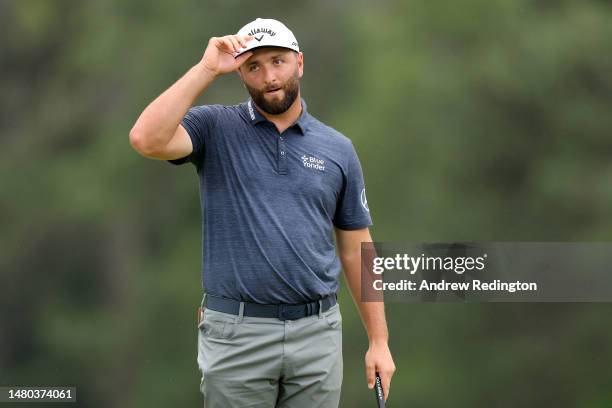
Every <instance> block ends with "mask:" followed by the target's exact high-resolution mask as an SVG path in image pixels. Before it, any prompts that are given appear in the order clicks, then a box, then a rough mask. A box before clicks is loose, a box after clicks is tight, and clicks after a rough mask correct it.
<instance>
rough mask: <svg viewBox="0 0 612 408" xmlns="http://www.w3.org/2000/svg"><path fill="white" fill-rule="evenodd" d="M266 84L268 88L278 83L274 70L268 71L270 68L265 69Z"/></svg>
mask: <svg viewBox="0 0 612 408" xmlns="http://www.w3.org/2000/svg"><path fill="white" fill-rule="evenodd" d="M263 71H264V78H263V79H264V84H265V85H266V87H268V86H272V85H275V84H277V83H278V80H277V79H276V75H275V74H274V70H272V69H268V68H264V69H263Z"/></svg>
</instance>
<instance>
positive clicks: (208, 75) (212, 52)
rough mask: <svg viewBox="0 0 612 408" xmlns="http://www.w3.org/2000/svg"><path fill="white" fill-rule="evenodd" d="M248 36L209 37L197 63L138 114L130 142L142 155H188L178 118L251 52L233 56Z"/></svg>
mask: <svg viewBox="0 0 612 408" xmlns="http://www.w3.org/2000/svg"><path fill="white" fill-rule="evenodd" d="M250 39H251V36H238V35H227V36H225V37H212V38H211V39H210V40H209V41H208V46H207V47H206V50H205V51H204V55H203V56H202V59H201V60H200V62H199V63H198V64H196V65H195V66H193V67H192V68H191V69H190V70H189V71H187V73H186V74H185V75H183V77H181V78H180V79H179V80H178V81H176V82H175V83H174V85H172V86H171V87H170V88H168V89H167V90H166V91H164V93H162V94H161V95H160V96H158V97H157V98H156V99H155V100H154V101H153V102H151V103H150V104H149V106H147V107H146V109H145V110H144V111H143V112H142V113H141V114H140V117H139V118H138V120H137V121H136V123H135V124H134V126H133V127H132V130H131V131H130V144H131V145H132V147H133V148H134V150H136V151H137V152H138V153H140V154H141V155H143V156H145V157H150V158H155V159H163V160H171V159H178V158H181V157H185V156H187V155H189V154H190V153H191V152H192V150H193V146H192V143H191V139H190V138H189V135H188V134H187V131H186V130H185V129H184V128H183V127H182V126H180V123H181V120H182V119H183V117H184V116H185V114H186V113H187V111H188V110H189V108H190V107H191V106H192V105H193V103H194V101H195V100H196V99H197V98H198V97H199V96H200V94H202V93H203V92H204V91H205V90H206V88H208V86H209V85H210V84H211V83H212V82H213V81H214V80H215V78H216V77H217V76H219V75H222V74H225V73H228V72H232V71H235V70H237V69H238V67H240V65H242V63H244V62H245V61H246V60H247V59H248V58H249V57H250V56H251V55H252V52H251V51H249V52H245V53H244V54H242V55H240V56H239V57H237V58H234V55H236V53H238V52H239V51H240V50H241V49H243V48H244V47H246V43H247V42H248V41H249V40H250Z"/></svg>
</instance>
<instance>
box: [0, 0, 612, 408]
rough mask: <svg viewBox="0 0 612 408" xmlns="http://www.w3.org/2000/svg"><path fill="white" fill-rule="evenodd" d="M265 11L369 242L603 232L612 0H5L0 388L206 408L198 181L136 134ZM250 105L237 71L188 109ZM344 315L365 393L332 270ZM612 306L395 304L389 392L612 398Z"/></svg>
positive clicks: (535, 401) (361, 336)
mask: <svg viewBox="0 0 612 408" xmlns="http://www.w3.org/2000/svg"><path fill="white" fill-rule="evenodd" d="M256 17H270V18H277V19H280V20H281V21H283V22H285V23H286V24H287V25H288V26H289V27H290V28H291V29H292V30H293V31H294V33H295V34H296V36H297V38H298V40H299V41H300V46H301V48H302V50H303V52H304V57H305V75H304V78H303V81H302V92H303V97H304V99H305V100H306V101H307V103H308V107H309V111H310V112H311V113H312V114H314V115H315V116H316V117H318V118H319V119H321V120H322V121H324V122H326V123H327V124H329V125H331V126H333V127H335V128H336V129H338V130H339V131H341V132H343V133H344V134H345V135H347V136H348V137H350V138H351V139H352V140H353V143H354V145H355V147H356V149H357V151H358V153H359V156H360V159H361V162H362V166H363V169H364V173H365V179H366V184H367V187H368V202H369V207H370V209H371V213H372V217H373V221H374V226H373V227H372V229H371V231H372V235H373V237H374V239H375V240H377V241H446V242H448V241H461V240H468V241H486V240H496V241H512V240H515V241H608V240H610V239H611V238H612V217H611V216H610V208H611V205H610V204H611V203H612V182H611V180H612V160H611V157H612V140H611V139H612V138H611V136H612V135H611V132H610V131H611V129H612V115H610V113H609V111H610V108H611V106H612V52H611V49H612V47H611V46H612V5H611V3H610V2H609V1H595V0H591V1H586V0H585V1H569V0H568V1H561V0H559V1H551V0H538V1H536V0H533V1H526V0H464V1H456V0H438V1H403V2H399V1H384V0H381V1H371V2H365V1H340V0H335V1H310V2H299V3H291V2H283V1H266V2H245V1H238V0H224V1H221V0H216V1H195V0H175V1H169V0H149V1H141V0H139V1H136V0H107V1H101V0H97V1H94V0H83V1H74V0H72V1H69V0H66V1H60V0H14V1H9V0H2V1H0V33H1V38H2V40H1V41H0V47H1V49H0V51H1V52H0V60H1V61H2V63H1V68H0V69H1V70H2V73H1V75H0V89H1V91H0V104H1V110H0V115H1V121H0V128H1V133H0V134H1V136H0V177H1V183H2V184H1V186H2V188H0V195H1V196H0V197H1V199H0V208H1V211H0V225H1V229H0V231H1V233H0V234H1V235H0V240H1V242H0V244H1V245H0V273H1V275H0V278H1V281H0V385H46V386H51V385H58V386H61V385H74V386H76V387H78V399H79V403H78V404H76V405H78V406H81V407H92V408H97V407H167V406H175V407H196V406H201V395H200V394H199V389H198V385H199V371H198V369H197V363H196V336H197V329H196V326H195V308H196V306H197V305H198V303H199V301H200V297H201V283H200V250H201V247H200V245H201V235H200V233H201V231H200V228H201V224H200V222H201V220H200V212H199V198H198V185H197V175H196V173H195V170H194V168H193V166H191V165H185V166H181V167H175V166H172V165H171V164H169V163H166V162H162V161H156V160H148V159H145V158H143V157H141V156H139V155H138V154H137V153H136V152H135V151H134V150H132V149H131V147H130V145H129V141H128V132H129V130H130V128H131V126H132V124H133V123H134V121H135V120H136V118H137V117H138V115H139V114H140V112H141V111H142V109H144V107H145V106H146V105H147V104H148V103H149V102H150V101H151V100H152V99H153V98H155V97H156V96H157V95H158V94H159V93H161V92H162V91H163V90H164V89H166V88H167V87H168V86H170V85H171V84H172V83H173V82H174V81H175V80H176V79H178V78H179V77H180V76H181V75H183V73H185V72H186V71H187V70H188V69H189V68H190V67H191V66H193V65H194V64H195V63H197V61H199V59H200V58H201V55H202V53H203V51H204V48H205V45H206V43H207V40H208V38H209V37H211V36H213V35H224V34H230V33H235V32H236V31H237V30H238V29H239V28H240V27H241V26H242V25H243V24H245V23H247V22H248V21H251V20H253V19H254V18H256ZM246 98H247V93H246V90H245V89H244V88H243V87H242V84H241V83H240V81H239V79H238V77H237V75H229V76H226V77H224V78H221V79H220V80H218V81H217V82H216V83H215V84H213V86H212V87H211V88H210V89H209V90H208V91H207V92H206V93H205V96H204V97H202V98H201V99H200V100H199V101H198V102H199V103H200V104H204V103H223V104H235V103H240V102H242V101H244V100H245V99H246ZM341 308H342V311H343V316H344V362H345V370H344V388H343V397H342V403H341V406H342V407H370V406H374V404H375V400H374V396H373V394H372V391H370V390H368V389H367V387H366V383H365V375H364V369H363V357H364V353H365V350H366V348H367V338H366V336H365V333H364V330H363V328H362V326H361V323H360V321H359V318H358V315H357V312H356V309H355V308H354V306H353V303H352V300H351V298H350V296H349V294H348V292H347V291H346V286H345V285H344V283H343V291H342V293H341ZM610 312H612V307H611V306H610V305H609V304H458V303H456V304H389V305H388V306H387V317H388V321H389V327H390V332H391V340H390V345H391V348H392V351H393V352H394V358H395V361H396V365H397V368H398V369H397V372H396V375H395V377H394V380H393V384H392V389H391V397H390V400H389V404H388V405H389V406H391V407H419V408H428V407H432V408H434V407H435V408H437V407H450V406H452V407H553V406H554V407H581V408H582V407H589V408H590V407H592V408H599V407H612V375H611V374H610V361H612V351H611V348H610V347H609V346H610V344H611V342H612V329H611V328H610V326H609V321H610ZM74 405H75V404H72V405H71V406H74ZM3 406H4V405H3ZM18 406H25V405H24V404H21V405H18ZM49 406H52V405H49Z"/></svg>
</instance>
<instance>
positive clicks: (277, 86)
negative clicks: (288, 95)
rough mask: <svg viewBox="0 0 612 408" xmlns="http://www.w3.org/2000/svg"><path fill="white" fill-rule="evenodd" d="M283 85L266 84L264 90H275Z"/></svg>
mask: <svg viewBox="0 0 612 408" xmlns="http://www.w3.org/2000/svg"><path fill="white" fill-rule="evenodd" d="M283 88H284V86H283V85H274V86H268V87H266V88H264V90H263V91H264V92H268V91H275V90H277V89H283Z"/></svg>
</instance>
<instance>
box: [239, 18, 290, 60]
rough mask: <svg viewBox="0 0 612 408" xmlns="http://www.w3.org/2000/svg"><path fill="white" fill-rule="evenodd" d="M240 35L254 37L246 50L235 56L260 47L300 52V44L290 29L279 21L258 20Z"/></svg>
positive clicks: (246, 27) (251, 23)
mask: <svg viewBox="0 0 612 408" xmlns="http://www.w3.org/2000/svg"><path fill="white" fill-rule="evenodd" d="M238 35H252V36H253V38H252V39H251V40H250V41H249V42H248V43H247V46H246V48H245V49H243V50H241V51H240V52H239V53H238V54H236V55H235V56H236V57H237V56H238V55H240V54H243V53H245V52H247V51H250V50H252V49H255V48H259V47H283V48H289V49H290V50H293V51H297V52H299V51H300V48H299V47H298V42H297V40H296V39H295V36H294V35H293V33H292V32H291V30H290V29H288V28H287V26H285V25H284V24H283V23H281V22H280V21H278V20H273V19H271V18H258V19H256V20H254V21H251V22H250V23H248V24H247V25H245V26H244V27H242V28H241V29H240V30H238Z"/></svg>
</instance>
